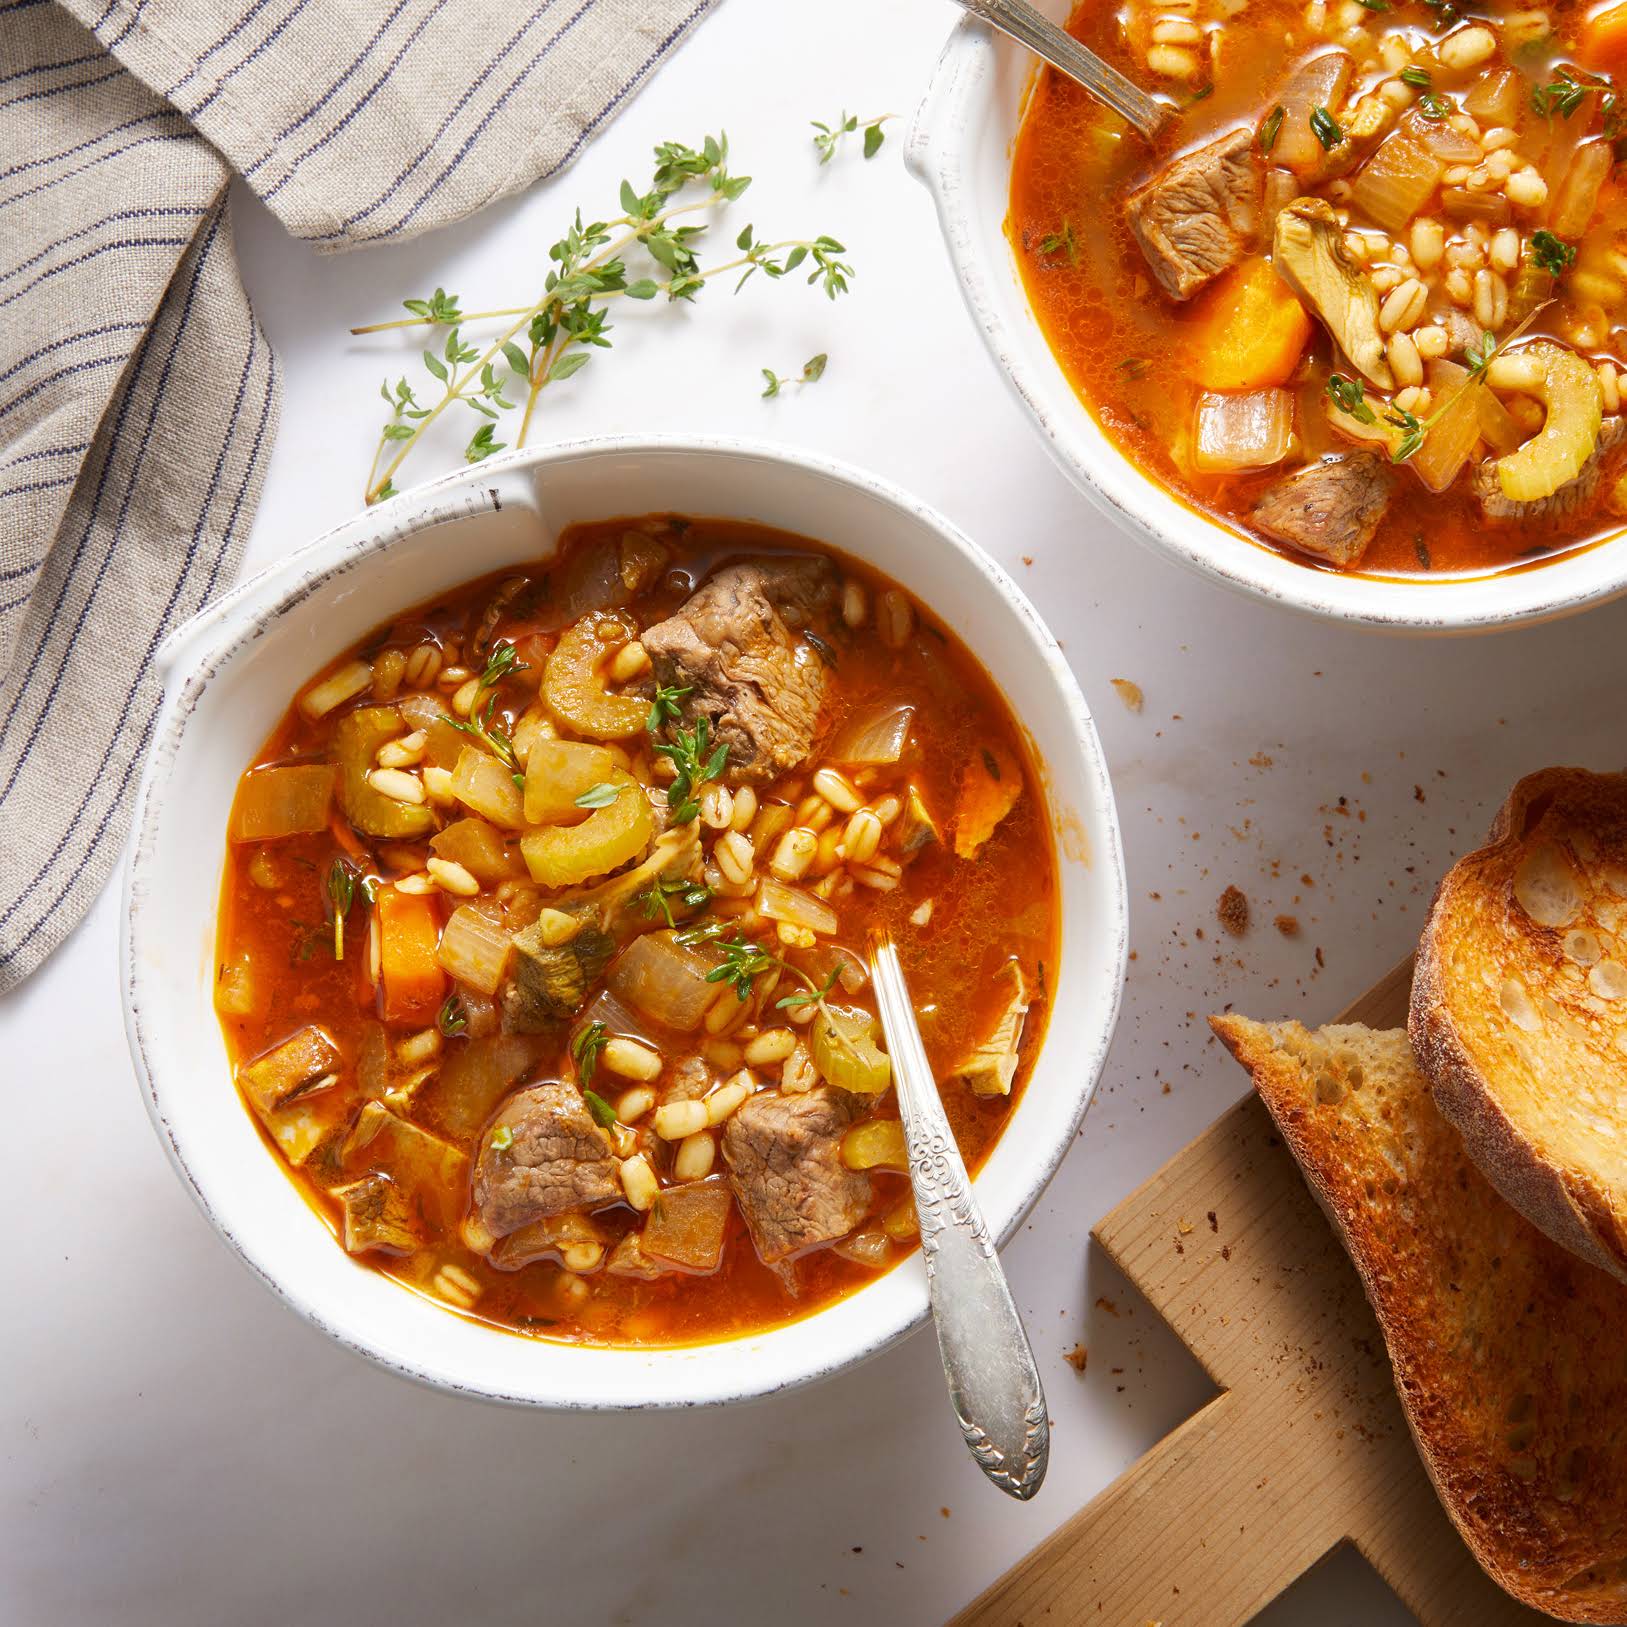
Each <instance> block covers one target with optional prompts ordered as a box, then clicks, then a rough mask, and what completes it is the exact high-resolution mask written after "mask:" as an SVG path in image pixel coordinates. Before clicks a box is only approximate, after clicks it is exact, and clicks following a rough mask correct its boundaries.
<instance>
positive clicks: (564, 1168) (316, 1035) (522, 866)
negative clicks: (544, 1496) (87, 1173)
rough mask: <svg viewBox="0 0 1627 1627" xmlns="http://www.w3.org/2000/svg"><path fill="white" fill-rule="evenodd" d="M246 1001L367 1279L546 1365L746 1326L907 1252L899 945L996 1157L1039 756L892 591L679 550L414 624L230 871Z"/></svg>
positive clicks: (820, 558)
mask: <svg viewBox="0 0 1627 1627" xmlns="http://www.w3.org/2000/svg"><path fill="white" fill-rule="evenodd" d="M228 836H229V840H228V844H227V859H226V870H225V880H224V885H223V891H222V898H221V907H220V922H219V930H218V935H217V962H218V967H217V978H218V981H217V988H216V1007H217V1010H218V1012H219V1015H220V1019H221V1023H222V1026H223V1028H224V1031H225V1034H226V1038H227V1043H228V1048H229V1051H230V1054H231V1057H232V1060H233V1063H234V1066H235V1069H236V1077H237V1085H238V1089H239V1090H240V1092H241V1094H242V1097H243V1100H244V1103H245V1105H246V1107H247V1109H248V1110H249V1111H251V1112H252V1113H253V1114H254V1116H255V1118H256V1120H257V1122H258V1123H259V1125H260V1126H261V1128H262V1130H263V1132H264V1138H265V1140H266V1143H267V1146H268V1148H269V1149H270V1150H271V1151H272V1153H273V1155H274V1156H276V1157H278V1158H279V1159H280V1160H281V1161H282V1162H283V1163H284V1165H285V1167H286V1168H287V1170H288V1173H289V1175H290V1177H291V1178H292V1179H293V1180H294V1181H295V1182H296V1183H297V1184H298V1186H299V1187H300V1189H301V1191H302V1192H303V1193H304V1195H305V1196H306V1198H307V1199H308V1200H309V1202H310V1203H311V1205H312V1207H313V1208H314V1209H315V1210H316V1211H317V1213H318V1214H320V1215H321V1216H322V1218H323V1219H324V1220H325V1221H326V1223H327V1224H328V1225H329V1227H330V1228H331V1229H332V1231H333V1233H334V1236H335V1239H336V1244H337V1246H340V1247H343V1248H345V1249H347V1250H348V1251H349V1252H350V1253H351V1254H352V1255H353V1256H354V1257H355V1259H356V1260H357V1261H358V1262H359V1263H360V1264H362V1265H365V1266H369V1267H372V1268H375V1269H377V1270H380V1271H383V1272H385V1273H387V1274H388V1275H390V1276H392V1277H394V1278H396V1279H397V1280H398V1281H400V1282H402V1283H404V1284H406V1285H408V1286H410V1287H412V1288H414V1289H416V1290H418V1291H420V1292H422V1293H425V1294H428V1295H430V1296H432V1297H434V1298H436V1299H438V1300H440V1301H441V1302H443V1303H445V1304H446V1305H448V1306H450V1307H452V1308H453V1309H455V1310H457V1311H459V1312H461V1313H464V1314H467V1315H470V1316H473V1317H477V1318H480V1319H483V1320H485V1321H488V1322H491V1323H494V1324H497V1325H499V1326H502V1327H506V1328H510V1329H514V1330H516V1331H521V1332H525V1333H529V1334H534V1335H539V1336H544V1337H550V1338H558V1339H566V1340H574V1341H581V1342H590V1343H592V1342H597V1343H606V1344H671V1343H682V1342H688V1341H695V1340H705V1339H715V1338H721V1337H726V1336H729V1335H734V1334H741V1333H747V1332H752V1331H757V1330H760V1329H763V1328H765V1327H769V1326H772V1325H774V1324H776V1323H781V1322H785V1321H788V1320H790V1319H792V1318H795V1317H800V1316H804V1315H806V1314H808V1313H809V1312H810V1311H813V1310H817V1309H818V1308H819V1307H820V1306H822V1305H824V1304H826V1303H828V1302H829V1301H830V1300H832V1299H833V1298H835V1297H837V1296H839V1295H841V1294H843V1293H846V1292H848V1291H850V1290H852V1289H854V1288H856V1287H858V1286H860V1285H862V1284H863V1283H865V1282H868V1281H870V1280H872V1279H873V1278H874V1277H875V1275H876V1274H877V1273H878V1272H881V1271H885V1270H886V1269H887V1268H888V1267H890V1266H891V1265H893V1264H895V1263H896V1262H897V1261H898V1260H899V1259H901V1258H903V1257H904V1256H905V1255H906V1254H907V1253H909V1252H910V1250H911V1249H912V1248H913V1247H914V1244H915V1239H916V1222H915V1215H914V1210H913V1206H912V1203H911V1200H910V1193H909V1181H908V1176H907V1174H906V1173H905V1158H904V1147H903V1137H902V1133H901V1128H900V1125H899V1121H898V1117H897V1110H896V1106H895V1102H894V1098H893V1095H892V1091H891V1067H890V1063H889V1060H888V1057H887V1054H886V1049H885V1045H884V1042H883V1039H882V1036H881V1033H880V1027H879V1023H878V1021H877V1019H876V1017H875V1014H874V1001H873V998H872V993H871V990H870V989H869V987H868V979H867V975H866V972H865V970H864V967H863V964H862V953H863V948H864V945H865V942H866V937H867V932H868V928H869V926H870V925H871V924H872V923H885V924H886V925H887V926H888V927H889V928H890V929H891V931H892V932H893V934H894V937H895V938H896V939H897V941H898V943H899V949H900V953H901V955H902V956H903V959H904V963H905V967H906V970H907V972H908V974H909V976H910V979H911V983H912V988H913V991H914V994H915V996H916V999H917V1001H918V1004H919V1009H920V1017H921V1025H922V1029H923V1034H924V1037H925V1040H926V1045H927V1051H928V1055H929V1056H930V1058H931V1060H932V1062H933V1065H934V1069H935V1071H936V1073H937V1075H938V1077H939V1081H940V1089H941V1091H942V1094H943V1098H944V1102H945V1105H946V1108H947V1110H948V1114H949V1118H950V1122H951V1124H952V1125H953V1127H954V1130H955V1134H956V1136H957V1139H958V1141H959V1143H960V1147H961V1150H962V1153H963V1154H964V1155H965V1157H966V1160H967V1163H968V1164H969V1165H971V1166H973V1167H974V1168H975V1167H976V1166H977V1165H978V1164H979V1163H980V1162H981V1161H982V1160H983V1159H984V1158H985V1157H986V1156H987V1154H988V1152H989V1150H990V1149H991V1148H992V1146H993V1145H994V1142H995V1141H996V1140H997V1138H998V1137H999V1135H1000V1133H1001V1131H1002V1129H1003V1128H1004V1126H1005V1124H1006V1121H1007V1119H1008V1117H1009V1115H1010V1112H1011V1109H1012V1106H1013V1103H1014V1101H1015V1100H1016V1099H1017V1097H1018V1095H1019V1094H1020V1092H1021V1090H1022V1089H1023V1086H1024V1083H1025V1081H1026V1079H1027V1076H1028V1073H1029V1071H1030V1068H1031V1066H1032V1062H1033V1059H1034V1056H1035V1053H1036V1051H1037V1048H1038V1045H1039V1042H1040V1039H1041V1037H1042V1034H1043V1031H1044V1026H1045V1020H1046V1015H1047V1006H1048V1002H1049V999H1050V992H1051V991H1050V990H1049V988H1048V986H1047V981H1046V979H1047V967H1048V966H1054V964H1055V960H1056V946H1057V932H1058V924H1057V918H1056V915H1057V911H1056V897H1057V888H1056V872H1055V861H1054V855H1053V851H1052V844H1051V838H1050V833H1049V827H1048V822H1047V819H1046V814H1045V807H1044V802H1043V797H1042V794H1041V792H1040V789H1039V784H1038V781H1037V778H1036V775H1035V770H1034V765H1033V763H1032V762H1031V760H1030V758H1029V754H1028V751H1027V748H1026V745H1025V742H1024V739H1023V737H1022V734H1021V732H1020V730H1019V729H1018V727H1017V726H1016V724H1015V722H1014V720H1013V719H1012V717H1011V715H1010V713H1009V711H1008V710H1007V708H1006V706H1005V704H1004V701H1003V700H1002V698H1001V697H1000V695H999V694H998V692H997V691H996V689H995V687H994V685H993V684H992V683H991V682H990V680H989V679H988V677H987V675H986V674H985V673H984V672H983V671H982V669H981V668H980V667H979V665H978V664H977V662H976V660H975V658H974V657H973V656H972V655H971V653H970V652H969V651H967V650H966V649H965V648H964V646H962V645H961V644H960V643H959V641H958V640H957V639H956V638H955V637H954V636H953V635H952V634H950V633H949V632H947V631H946V630H945V629H944V628H942V627H941V626H940V625H939V624H938V623H937V622H936V621H935V620H934V619H933V617H932V615H931V613H930V611H929V610H927V609H925V608H924V607H922V606H920V605H918V604H916V603H915V602H914V601H913V600H912V599H911V598H910V597H909V595H908V594H906V593H905V592H904V591H903V590H902V589H900V588H899V587H897V586H896V585H895V584H893V583H891V582H889V581H887V580H885V579H884V578H882V577H879V576H878V575H876V574H875V573H874V572H872V571H870V570H868V569H867V568H865V567H862V566H860V565H858V564H857V563H855V562H854V561H852V560H849V559H847V558H845V557H842V556H840V555H838V554H836V553H835V552H834V551H833V550H830V549H826V548H824V547H822V546H820V545H819V544H816V543H812V542H809V541H807V540H806V539H803V538H800V537H794V536H790V535H787V534H784V533H780V532H774V531H768V530H765V529H763V528H760V527H753V526H747V525H742V524H738V523H735V522H724V521H712V520H693V521H691V520H685V519H681V518H676V517H671V516H660V517H651V518H647V519H639V520H627V521H621V520H618V521H614V522H608V523H605V524H595V525H590V526H580V527H576V528H573V530H572V531H571V532H570V533H568V534H567V536H566V537H565V539H564V542H563V548H562V553H561V557H560V559H559V560H558V561H556V562H554V563H553V564H551V565H550V566H547V567H538V568H537V569H536V570H531V571H528V570H525V569H520V570H516V571H513V572H508V573H504V574H501V575H498V576H493V577H490V578H487V579H485V580H483V581H480V582H475V583H472V584H470V585H469V586H468V587H467V588H465V589H462V590H460V591H458V592H457V593H454V594H452V595H450V596H448V597H446V598H445V599H443V600H440V601H437V602H436V603H434V604H430V605H425V606H420V607H418V608H416V609H413V610H409V611H407V612H405V613H403V614H401V615H400V616H398V617H396V618H395V619H394V620H393V621H391V622H390V623H389V624H388V625H386V626H383V627H381V628H379V629H378V630H376V631H375V633H374V634H372V635H371V636H370V637H368V638H367V639H365V640H363V641H362V643H361V644H360V645H358V646H357V647H356V648H355V649H353V650H350V651H349V652H347V653H346V654H345V655H344V656H343V657H342V658H341V659H340V660H338V661H337V662H335V663H334V664H333V665H332V666H330V667H329V668H328V669H327V670H326V671H324V672H323V673H321V674H320V675H318V676H317V677H316V678H315V680H314V681H313V682H312V683H311V684H309V685H308V686H307V687H306V688H305V689H303V690H302V691H301V692H300V693H299V694H298V695H296V696H294V697H291V704H290V706H289V709H288V711H287V713H286V715H285V716H284V718H283V720H282V722H281V723H280V724H279V725H278V727H277V728H276V730H275V731H274V732H273V733H272V735H271V737H270V739H268V740H267V741H266V743H265V745H264V747H263V748H262V749H261V751H260V752H259V753H258V754H257V756H256V758H255V761H254V764H253V766H251V767H250V769H249V770H248V772H247V773H245V775H244V776H243V780H242V784H241V786H240V788H239V791H238V794H237V798H236V801H235V804H234V807H233V811H232V816H231V827H230V831H229V833H228Z"/></svg>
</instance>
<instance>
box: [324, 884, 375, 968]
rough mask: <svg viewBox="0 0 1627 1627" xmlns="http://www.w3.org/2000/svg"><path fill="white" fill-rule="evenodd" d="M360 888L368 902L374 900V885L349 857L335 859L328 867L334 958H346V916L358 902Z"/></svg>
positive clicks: (329, 910)
mask: <svg viewBox="0 0 1627 1627" xmlns="http://www.w3.org/2000/svg"><path fill="white" fill-rule="evenodd" d="M358 890H360V892H361V894H362V896H363V897H364V898H366V900H367V901H368V903H372V901H373V886H372V884H371V881H370V879H369V878H368V877H366V876H363V875H362V874H361V872H360V871H359V870H357V868H356V867H355V866H354V865H353V864H351V863H350V861H349V860H348V859H335V860H334V861H333V863H332V864H331V865H330V866H329V867H328V881H327V894H328V913H329V914H330V915H332V917H333V958H334V959H335V960H343V959H344V958H345V918H346V917H347V916H348V915H349V914H350V906H351V905H352V904H354V903H355V902H356V893H357V891H358Z"/></svg>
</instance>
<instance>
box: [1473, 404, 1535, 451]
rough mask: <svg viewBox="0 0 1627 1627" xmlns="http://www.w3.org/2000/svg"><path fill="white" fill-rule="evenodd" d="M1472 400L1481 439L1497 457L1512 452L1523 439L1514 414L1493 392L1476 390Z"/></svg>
mask: <svg viewBox="0 0 1627 1627" xmlns="http://www.w3.org/2000/svg"><path fill="white" fill-rule="evenodd" d="M1474 400H1475V410H1476V412H1477V413H1478V414H1479V416H1480V434H1481V438H1482V439H1483V440H1484V441H1485V443H1486V444H1487V445H1488V446H1489V447H1490V448H1491V449H1492V451H1493V452H1496V453H1498V454H1499V455H1501V454H1502V453H1504V452H1512V451H1513V450H1514V449H1515V448H1516V447H1517V446H1518V445H1519V444H1520V442H1521V441H1523V440H1524V439H1525V436H1524V435H1522V434H1521V433H1520V426H1519V425H1518V424H1516V423H1515V422H1514V414H1513V413H1511V412H1510V411H1509V410H1508V408H1507V407H1505V406H1504V405H1503V403H1502V402H1501V401H1499V400H1498V399H1497V396H1496V394H1495V392H1494V391H1491V390H1476V391H1475V392H1474Z"/></svg>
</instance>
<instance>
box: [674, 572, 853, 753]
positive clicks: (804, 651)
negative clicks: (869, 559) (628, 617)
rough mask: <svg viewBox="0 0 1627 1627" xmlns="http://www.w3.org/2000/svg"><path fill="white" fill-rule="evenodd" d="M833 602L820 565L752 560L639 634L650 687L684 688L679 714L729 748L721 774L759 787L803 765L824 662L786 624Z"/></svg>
mask: <svg viewBox="0 0 1627 1627" xmlns="http://www.w3.org/2000/svg"><path fill="white" fill-rule="evenodd" d="M835 597H836V573H835V571H834V570H833V569H832V568H831V566H830V563H829V562H828V561H827V560H823V559H788V560H756V561H748V562H747V563H745V564H741V565H731V566H730V567H729V568H728V569H727V570H723V571H719V572H718V574H717V575H716V576H714V577H713V578H712V579H711V580H710V581H709V582H707V583H706V585H705V586H704V587H702V588H701V589H700V590H699V591H698V592H696V593H694V594H692V595H691V596H690V598H689V599H688V600H686V601H685V603H684V604H682V605H681V606H679V608H678V610H677V611H676V612H675V613H674V614H673V615H671V616H669V617H668V618H667V619H666V620H665V621H663V622H657V623H656V625H655V626H654V627H651V628H648V629H647V630H646V631H645V633H644V635H643V644H644V648H645V649H646V650H648V651H649V654H650V660H651V662H652V663H653V665H654V667H655V676H656V681H657V682H658V683H660V684H662V685H677V686H681V687H683V688H687V689H688V690H689V694H688V695H687V696H685V698H684V711H685V713H686V715H687V716H688V717H689V719H690V720H691V721H693V720H694V719H695V718H697V717H704V718H705V719H706V720H707V723H708V725H709V727H710V730H711V735H712V738H713V739H714V740H721V741H723V742H724V743H725V744H727V746H728V748H729V768H728V776H727V777H728V778H729V780H730V781H731V782H733V783H735V784H760V783H762V782H764V781H767V780H771V779H774V778H775V777H776V776H777V775H779V774H783V773H784V772H786V770H787V769H791V768H794V767H796V765H797V764H798V763H800V762H802V761H804V760H805V759H806V757H807V756H808V753H809V752H810V751H811V750H812V749H813V742H814V736H815V734H816V733H817V732H818V728H819V712H820V708H821V707H822V706H823V705H824V701H825V683H826V674H825V663H824V661H823V659H822V658H821V656H820V654H819V652H818V651H817V650H816V649H815V647H814V646H813V644H812V643H810V642H809V641H808V640H807V639H805V638H799V637H797V636H796V634H795V633H794V632H793V631H792V629H793V628H805V627H808V626H810V625H811V624H812V623H813V622H815V621H816V620H817V619H818V617H819V614H820V612H821V611H823V610H824V609H825V608H827V607H828V606H829V605H830V604H831V603H832V602H833V601H834V599H835Z"/></svg>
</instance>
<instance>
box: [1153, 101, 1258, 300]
mask: <svg viewBox="0 0 1627 1627" xmlns="http://www.w3.org/2000/svg"><path fill="white" fill-rule="evenodd" d="M1262 186H1263V183H1262V178H1261V173H1260V160H1259V157H1258V155H1257V154H1256V152H1255V150H1254V135H1253V132H1252V131H1249V130H1246V129H1245V130H1233V131H1231V132H1230V134H1228V135H1224V136H1221V137H1220V138H1219V139H1218V140H1216V141H1211V142H1210V143H1209V145H1208V146H1207V147H1200V148H1198V150H1197V151H1196V152H1195V153H1188V154H1187V155H1186V156H1185V157H1184V158H1177V159H1176V160H1175V161H1174V163H1172V164H1168V165H1166V166H1165V167H1164V168H1163V169H1162V170H1160V171H1159V172H1158V174H1157V175H1155V176H1154V177H1153V178H1152V179H1151V180H1150V181H1148V182H1147V184H1146V185H1145V186H1143V187H1140V188H1138V189H1137V190H1136V191H1135V192H1132V193H1131V194H1130V196H1129V199H1128V200H1127V201H1126V203H1125V206H1124V208H1125V214H1126V215H1127V216H1128V218H1129V221H1130V230H1131V231H1132V232H1134V233H1135V236H1136V241H1137V242H1138V243H1139V244H1140V245H1141V252H1142V253H1143V254H1145V255H1146V257H1147V264H1148V265H1149V266H1151V267H1152V274H1153V275H1154V276H1155V277H1156V278H1157V279H1158V281H1159V284H1160V285H1161V286H1162V288H1163V289H1164V292H1165V293H1167V294H1168V295H1169V296H1170V298H1171V299H1190V298H1191V297H1192V296H1193V295H1194V294H1195V293H1197V291H1198V290H1199V289H1200V288H1202V287H1204V285H1205V284H1207V283H1209V282H1211V281H1213V280H1214V278H1216V277H1218V276H1219V275H1220V273H1221V272H1222V271H1229V270H1231V268H1232V267H1233V266H1234V265H1236V264H1237V262H1238V261H1239V260H1241V259H1242V258H1243V255H1244V254H1245V253H1246V252H1247V251H1248V249H1249V246H1250V244H1251V243H1252V242H1253V240H1254V235H1255V233H1256V231H1257V230H1258V229H1259V224H1260V194H1261V191H1262Z"/></svg>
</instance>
